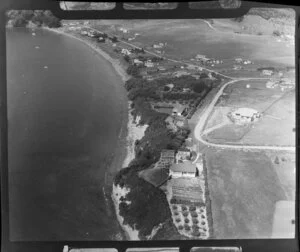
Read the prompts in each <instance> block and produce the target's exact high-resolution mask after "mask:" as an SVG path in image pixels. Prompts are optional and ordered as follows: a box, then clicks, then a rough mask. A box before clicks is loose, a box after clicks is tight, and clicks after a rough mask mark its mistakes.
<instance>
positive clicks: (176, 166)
mask: <svg viewBox="0 0 300 252" xmlns="http://www.w3.org/2000/svg"><path fill="white" fill-rule="evenodd" d="M169 174H170V176H171V177H172V178H181V177H184V178H194V177H196V176H198V175H199V172H198V169H197V167H196V165H195V164H193V163H192V162H190V161H185V162H182V163H173V164H172V165H171V166H170V172H169Z"/></svg>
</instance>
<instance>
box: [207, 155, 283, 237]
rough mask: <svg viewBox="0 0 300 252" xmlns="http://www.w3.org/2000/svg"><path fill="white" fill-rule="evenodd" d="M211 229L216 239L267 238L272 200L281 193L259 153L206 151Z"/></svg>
mask: <svg viewBox="0 0 300 252" xmlns="http://www.w3.org/2000/svg"><path fill="white" fill-rule="evenodd" d="M206 163H207V171H208V178H207V179H208V181H209V183H208V186H209V193H210V199H211V204H212V206H211V207H212V216H213V230H214V236H215V237H216V238H217V239H249V238H268V237H270V236H271V233H272V221H273V214H274V209H275V203H276V202H277V201H278V200H285V194H284V191H283V189H282V188H281V184H280V181H279V179H278V176H277V174H276V172H275V171H274V168H273V164H272V161H271V160H270V159H269V158H268V157H267V156H266V155H265V154H264V153H263V152H242V151H233V150H219V151H216V150H212V149H208V150H207V153H206Z"/></svg>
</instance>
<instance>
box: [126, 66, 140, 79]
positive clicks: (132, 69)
mask: <svg viewBox="0 0 300 252" xmlns="http://www.w3.org/2000/svg"><path fill="white" fill-rule="evenodd" d="M126 72H127V74H130V75H132V76H134V77H137V76H139V75H140V69H139V68H138V67H137V66H134V65H130V66H129V67H128V68H127V70H126Z"/></svg>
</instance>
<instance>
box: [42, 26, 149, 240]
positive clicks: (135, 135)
mask: <svg viewBox="0 0 300 252" xmlns="http://www.w3.org/2000/svg"><path fill="white" fill-rule="evenodd" d="M45 29H47V30H50V31H53V32H55V33H58V34H62V35H65V36H68V37H71V38H74V39H77V40H79V41H80V42H82V43H84V44H85V45H87V46H89V47H90V48H92V49H93V50H94V51H95V52H97V53H98V54H99V55H100V56H101V57H103V58H105V59H106V60H107V61H108V62H109V63H110V64H111V65H112V66H113V68H114V69H115V70H116V73H117V74H118V75H119V76H120V77H121V79H122V81H123V83H124V84H125V82H126V81H127V80H128V79H130V76H129V75H128V74H127V73H126V70H125V69H124V67H123V66H122V64H121V62H120V61H119V60H118V59H114V58H112V57H111V56H110V55H109V54H108V53H106V52H105V51H103V50H102V49H101V48H100V47H99V46H97V45H95V44H93V43H92V42H90V41H88V40H87V39H85V38H84V37H81V35H80V34H78V35H75V34H72V33H69V32H67V31H64V30H63V29H61V28H58V29H49V28H45ZM131 111H132V109H131V102H128V119H127V120H126V121H125V120H124V121H123V123H124V124H125V123H127V127H126V128H125V125H124V126H123V125H122V126H121V130H120V132H119V140H120V144H119V145H118V147H117V149H116V151H115V153H114V158H113V160H112V162H111V165H110V166H111V170H112V171H118V170H120V169H122V168H125V167H127V166H128V165H129V164H130V162H131V161H132V160H133V159H134V158H135V151H134V146H135V141H136V140H139V139H141V138H142V137H143V136H144V134H145V130H146V129H147V127H148V125H139V121H140V118H139V117H137V118H134V117H133V116H132V115H131ZM124 128H125V129H124ZM124 190H125V189H124ZM124 190H123V189H122V188H119V187H115V186H114V185H113V190H112V194H111V197H112V200H113V203H114V207H115V211H116V216H117V219H118V222H119V223H120V226H121V227H122V229H123V231H124V232H125V234H126V236H127V239H128V240H139V237H138V233H139V232H138V231H137V230H135V229H132V228H131V227H130V226H129V225H124V224H123V220H124V218H123V217H122V216H121V215H120V214H119V203H120V197H121V196H122V195H123V194H124V195H123V196H125V195H126V193H128V191H126V190H125V191H124Z"/></svg>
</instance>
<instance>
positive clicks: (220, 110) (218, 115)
mask: <svg viewBox="0 0 300 252" xmlns="http://www.w3.org/2000/svg"><path fill="white" fill-rule="evenodd" d="M231 109H232V108H230V107H220V106H218V107H214V109H213V111H212V113H211V114H210V117H209V119H208V120H207V123H206V126H205V129H204V130H207V129H209V128H211V127H214V126H216V125H218V124H220V123H223V122H224V121H227V120H228V117H227V114H228V113H229V112H230V111H231Z"/></svg>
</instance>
